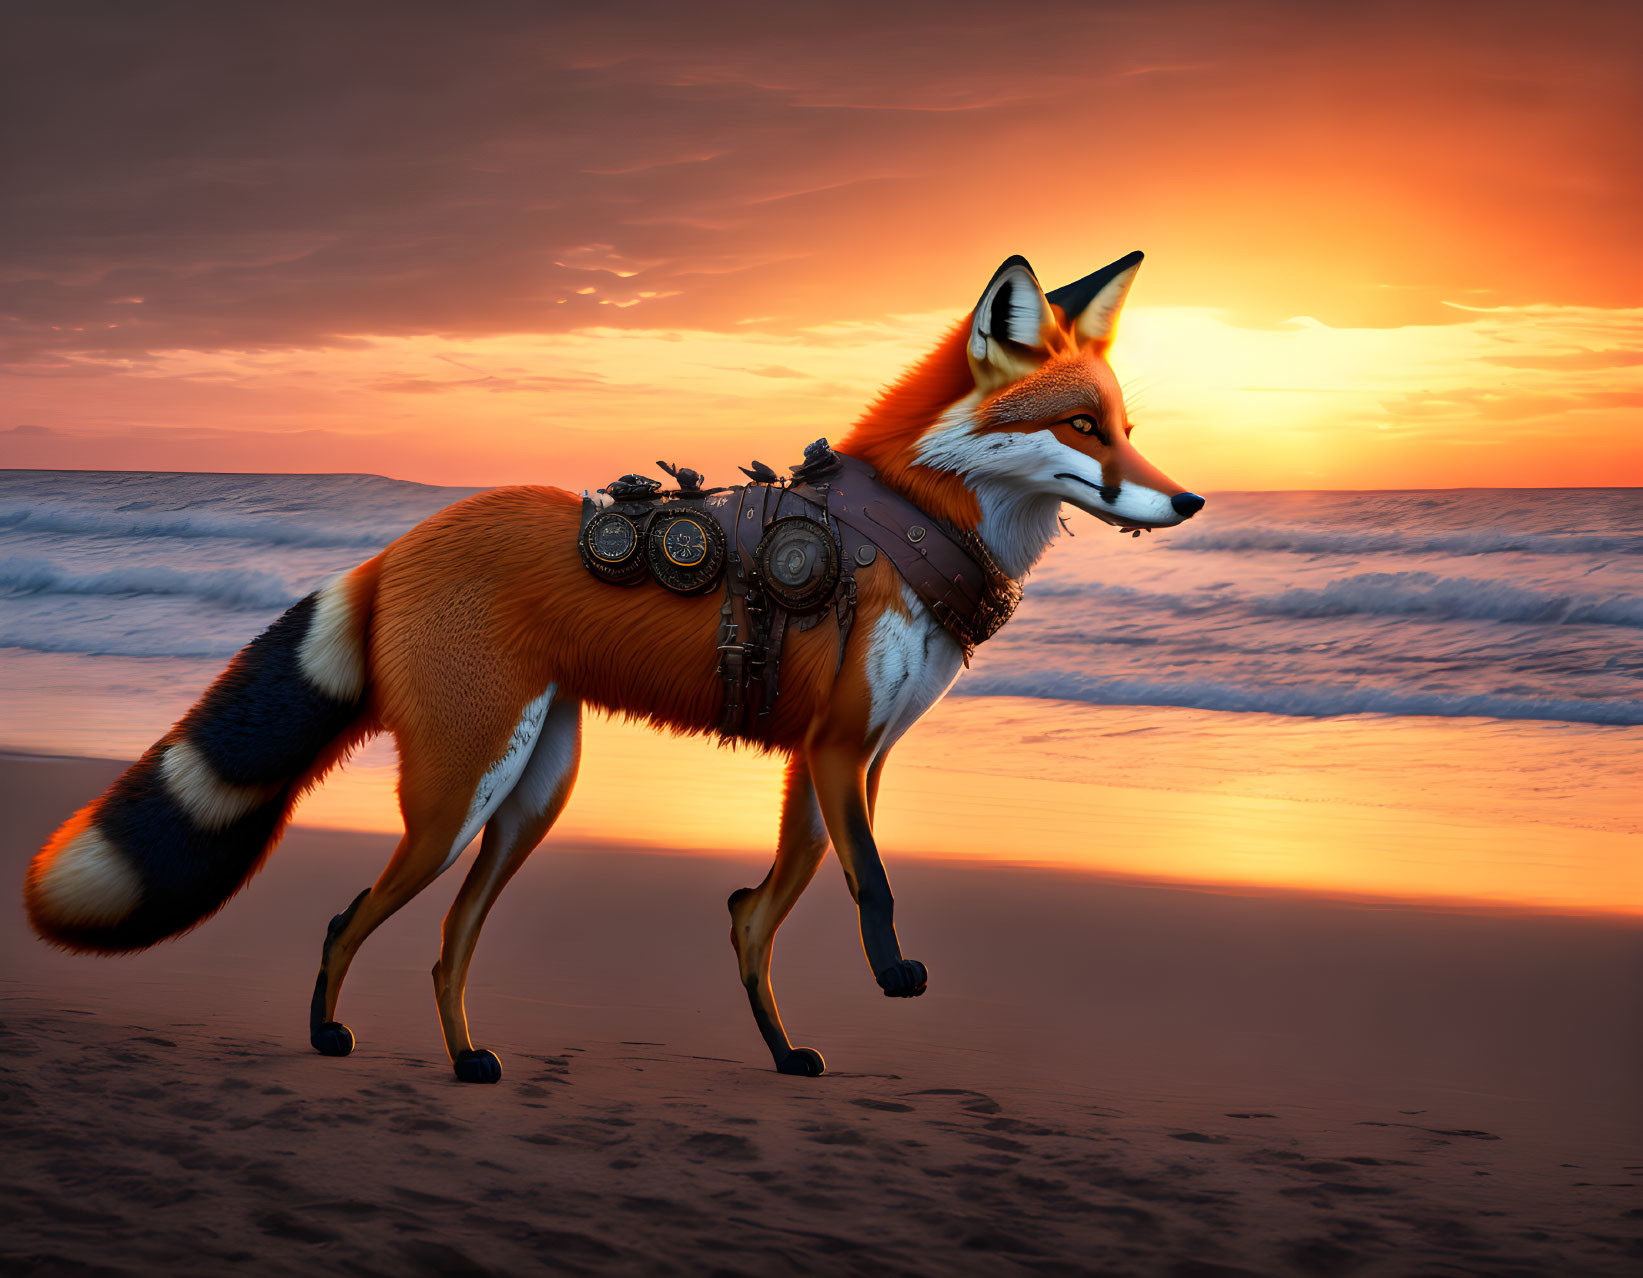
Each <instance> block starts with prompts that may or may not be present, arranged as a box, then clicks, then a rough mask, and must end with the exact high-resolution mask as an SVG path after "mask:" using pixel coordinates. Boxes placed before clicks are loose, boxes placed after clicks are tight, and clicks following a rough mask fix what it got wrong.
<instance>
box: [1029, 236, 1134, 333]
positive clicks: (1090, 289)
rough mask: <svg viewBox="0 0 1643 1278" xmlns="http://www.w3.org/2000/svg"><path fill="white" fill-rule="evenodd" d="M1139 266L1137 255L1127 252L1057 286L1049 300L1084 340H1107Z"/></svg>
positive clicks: (1116, 321)
mask: <svg viewBox="0 0 1643 1278" xmlns="http://www.w3.org/2000/svg"><path fill="white" fill-rule="evenodd" d="M1140 269H1141V254H1140V253H1129V254H1126V255H1125V256H1123V257H1121V258H1119V259H1118V260H1117V261H1116V262H1113V263H1111V264H1110V265H1108V266H1103V267H1102V268H1101V269H1100V270H1099V271H1096V272H1094V273H1093V274H1090V275H1086V276H1085V277H1084V278H1083V279H1081V280H1078V281H1077V282H1075V283H1072V284H1068V285H1066V286H1065V287H1064V288H1058V289H1056V290H1055V292H1053V293H1051V294H1050V295H1049V300H1050V301H1051V302H1053V303H1055V305H1057V306H1059V307H1060V308H1061V310H1062V312H1063V313H1064V314H1065V315H1066V317H1067V318H1068V319H1069V320H1070V321H1072V323H1073V324H1074V326H1075V328H1076V329H1077V332H1078V336H1079V337H1080V338H1081V339H1082V340H1083V341H1085V342H1108V341H1111V340H1112V331H1113V328H1114V326H1116V325H1117V323H1118V312H1119V309H1120V308H1121V307H1122V306H1123V305H1124V298H1125V297H1126V296H1127V295H1128V293H1129V291H1130V285H1131V284H1132V283H1134V282H1135V273H1136V272H1137V271H1139V270H1140Z"/></svg>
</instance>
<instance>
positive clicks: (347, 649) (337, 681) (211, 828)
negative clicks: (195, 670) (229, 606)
mask: <svg viewBox="0 0 1643 1278" xmlns="http://www.w3.org/2000/svg"><path fill="white" fill-rule="evenodd" d="M378 568H379V560H377V559H373V560H370V561H368V562H367V563H365V564H362V565H361V566H360V567H358V568H356V569H355V570H354V571H353V572H351V573H348V574H347V575H346V576H343V577H339V578H337V579H336V580H335V581H333V582H332V583H331V584H330V585H328V586H326V587H325V588H324V589H323V590H321V591H319V592H318V593H316V594H312V595H309V596H308V597H307V598H306V599H304V600H302V601H301V602H300V603H298V604H296V605H295V606H294V607H292V608H291V609H290V611H288V612H287V613H286V614H285V615H284V616H283V617H281V618H280V619H279V620H278V621H276V622H275V623H274V624H273V625H272V626H270V627H269V628H268V629H267V630H266V631H264V632H263V633H262V634H261V635H259V636H258V637H257V638H256V639H254V640H252V641H251V643H250V644H249V645H248V646H247V647H246V648H244V649H243V650H242V651H241V652H240V653H239V655H238V656H236V657H235V658H234V660H233V662H232V663H230V665H229V667H228V669H227V670H225V671H224V672H223V673H222V674H221V675H220V676H219V677H218V679H217V681H216V682H215V683H213V684H212V685H211V687H210V688H209V689H208V690H207V692H206V694H205V696H204V697H202V698H201V699H200V701H199V703H198V704H197V705H195V706H194V708H193V709H192V710H190V711H189V712H188V713H187V714H186V715H184V716H183V718H182V721H181V722H179V723H178V724H177V726H176V727H174V728H172V729H171V731H170V732H168V733H166V735H165V736H163V737H162V738H160V740H159V741H158V742H157V743H156V744H155V745H154V746H152V747H151V748H150V749H149V751H148V753H146V754H145V755H143V757H142V758H141V759H139V760H138V761H137V762H136V763H135V764H133V765H132V766H131V767H130V768H129V769H127V770H126V773H125V775H124V776H122V777H121V778H120V779H119V780H118V781H116V782H115V783H114V784H113V785H112V786H111V787H109V789H108V792H107V793H105V794H104V795H103V796H102V797H101V798H99V799H96V800H94V801H92V802H91V803H89V804H87V805H86V806H85V807H84V808H81V809H80V811H78V812H76V813H75V814H74V815H73V816H72V817H70V818H69V819H68V821H66V822H65V823H64V824H63V826H62V828H61V829H59V830H58V831H57V833H56V834H54V835H53V836H52V838H51V841H50V842H48V843H47V844H46V846H45V847H44V848H43V849H41V851H40V853H39V854H38V855H37V856H36V857H35V858H34V862H33V864H31V865H30V866H29V872H28V878H27V880H26V881H25V883H24V885H23V900H24V904H25V905H26V906H27V908H28V915H29V921H30V923H32V924H33V925H34V930H35V931H36V932H38V933H39V934H40V935H41V937H43V938H44V939H45V940H47V941H50V942H51V943H53V944H55V945H61V946H63V947H64V948H66V949H73V950H91V951H103V952H114V951H118V950H136V949H142V948H143V947H145V946H149V945H153V944H154V943H155V942H156V941H161V940H164V939H165V938H166V937H168V936H175V935H176V934H177V933H179V932H183V931H186V930H187V929H189V928H191V927H193V926H194V925H195V924H197V923H199V922H201V921H203V920H204V919H207V918H209V917H210V916H211V915H212V914H215V913H216V912H217V911H218V910H219V909H221V908H222V906H223V905H224V904H225V903H226V902H227V901H228V899H229V897H231V896H233V895H234V893H235V892H237V891H238V890H239V889H240V887H241V886H242V885H244V883H245V882H246V880H247V879H249V878H250V877H251V876H252V875H253V874H254V873H256V871H257V869H258V868H259V867H260V866H261V865H262V862H263V858H264V857H266V856H267V855H268V852H269V850H270V849H271V848H272V847H273V846H274V844H275V843H276V842H278V841H279V837H280V834H281V832H282V831H283V829H284V827H285V820H286V817H287V816H288V815H289V814H290V811H291V808H292V806H293V805H294V804H295V802H296V800H297V799H298V798H299V797H300V796H301V795H302V793H303V792H304V791H305V790H306V789H307V788H308V787H309V786H311V785H313V784H314V783H315V782H316V781H317V780H318V779H319V777H320V776H322V775H323V774H324V772H325V771H326V769H328V768H329V767H331V765H332V764H334V763H335V762H336V761H337V760H338V759H339V758H340V757H341V756H342V755H343V754H344V753H346V751H347V750H348V749H349V748H351V747H352V746H353V745H354V744H355V743H356V742H357V741H358V740H359V739H360V738H361V737H363V736H364V735H366V733H367V732H368V730H369V724H368V718H369V716H368V714H367V712H366V709H365V706H366V698H365V688H366V637H367V633H368V630H369V626H370V619H371V609H372V605H373V603H374V600H375V595H376V582H377V574H378Z"/></svg>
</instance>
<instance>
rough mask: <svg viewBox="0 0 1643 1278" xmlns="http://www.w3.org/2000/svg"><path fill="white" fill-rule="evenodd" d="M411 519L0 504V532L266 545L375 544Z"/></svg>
mask: <svg viewBox="0 0 1643 1278" xmlns="http://www.w3.org/2000/svg"><path fill="white" fill-rule="evenodd" d="M414 522H415V520H414V519H406V520H403V521H398V520H396V521H394V522H392V523H382V524H378V525H372V526H368V527H355V528H343V527H336V526H327V525H325V524H294V523H284V522H281V521H279V520H275V519H256V518H244V517H238V518H236V517H227V518H225V517H223V516H218V515H199V514H185V513H182V512H179V511H175V510H161V511H155V512H153V513H148V512H145V511H103V510H87V509H85V508H83V507H75V506H64V505H35V504H34V503H18V502H13V503H6V504H0V532H13V533H61V534H67V535H70V536H79V537H113V538H144V537H177V538H185V539H192V538H202V537H214V538H221V539H227V540H233V541H252V542H259V543H261V544H263V545H266V546H318V547H339V548H341V547H346V548H361V549H379V548H381V547H382V546H384V545H386V544H387V543H388V542H390V541H392V540H393V539H394V538H395V537H397V536H399V535H400V534H401V533H402V532H404V531H405V530H406V529H407V528H409V527H410V526H411V524H412V523H414Z"/></svg>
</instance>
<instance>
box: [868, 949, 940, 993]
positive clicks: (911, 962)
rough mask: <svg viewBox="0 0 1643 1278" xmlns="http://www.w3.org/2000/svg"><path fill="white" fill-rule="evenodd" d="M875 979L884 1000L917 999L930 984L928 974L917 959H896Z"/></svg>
mask: <svg viewBox="0 0 1643 1278" xmlns="http://www.w3.org/2000/svg"><path fill="white" fill-rule="evenodd" d="M877 979H878V983H879V988H880V989H881V990H883V991H884V997H885V998H917V997H918V996H919V995H920V994H922V993H924V989H925V986H927V985H928V984H929V983H930V973H929V971H928V970H927V969H926V968H925V966H924V964H922V963H920V962H919V961H918V960H917V959H898V960H897V961H896V962H894V963H892V964H890V966H889V967H887V968H885V969H884V971H882V972H879V973H878V974H877Z"/></svg>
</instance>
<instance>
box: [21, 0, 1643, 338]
mask: <svg viewBox="0 0 1643 1278" xmlns="http://www.w3.org/2000/svg"><path fill="white" fill-rule="evenodd" d="M749 12H750V11H749V10H747V9H745V8H744V7H742V6H739V5H716V6H715V5H704V6H686V7H681V6H677V5H661V4H652V5H639V6H623V7H622V8H621V9H620V10H617V9H608V10H606V9H585V10H581V11H572V10H569V9H567V8H566V7H564V6H541V7H534V6H521V5H515V4H503V3H495V4H484V3H476V4H468V5H463V6H461V7H460V8H459V9H457V8H451V7H448V6H442V5H433V4H404V3H396V4H392V5H349V6H334V5H332V6H321V5H300V4H289V5H281V6H278V7H277V9H265V8H259V7H254V6H237V5H236V6H225V5H208V4H169V5H168V4H145V5H143V6H131V5H128V4H123V3H108V4H104V5H95V4H92V5H76V6H73V7H71V8H63V7H61V6H36V7H33V8H31V9H28V10H26V11H16V10H14V11H13V12H11V13H10V14H9V15H8V18H7V21H8V25H9V28H10V29H9V31H8V33H7V38H6V39H4V40H3V41H0V50H3V52H0V58H3V59H4V64H3V65H0V94H3V95H4V100H3V101H0V110H4V111H5V112H6V114H7V116H8V118H11V119H16V120H26V121H27V125H26V127H21V128H15V129H12V130H10V131H9V134H8V138H7V153H6V156H5V168H6V173H7V185H8V198H7V206H8V207H7V213H6V224H5V233H4V241H3V243H0V317H3V318H0V344H3V347H4V352H5V359H6V360H7V361H9V362H10V363H11V364H12V365H13V366H16V367H22V368H29V369H36V370H39V369H49V368H52V367H56V366H58V365H60V364H61V363H62V361H63V360H64V359H65V358H66V357H68V356H80V357H83V358H94V359H97V360H102V361H119V360H124V359H132V358H141V357H144V356H146V355H147V354H149V353H151V352H156V351H170V350H178V349H190V350H240V351H251V352H256V351H271V350H282V349H293V348H322V347H323V348H334V347H336V346H338V345H340V344H342V343H345V342H347V341H351V340H353V341H357V340H358V339H359V338H361V337H364V336H372V335H379V336H396V337H406V336H417V335H425V334H436V335H442V336H447V337H453V338H471V337H481V336H495V335H501V334H510V333H552V332H565V331H573V330H577V329H580V328H585V327H587V326H590V325H617V326H621V327H630V328H643V329H647V330H659V329H664V328H668V327H673V328H677V329H681V330H682V329H692V330H704V329H705V330H726V329H730V328H732V327H734V326H735V325H737V324H738V323H740V322H742V321H744V320H746V319H747V318H748V317H750V316H758V317H761V319H760V323H761V325H762V326H764V327H766V328H767V329H769V330H770V331H773V332H793V331H797V330H798V329H799V328H802V327H807V326H814V325H817V324H824V323H829V322H844V321H850V320H858V319H862V318H872V317H878V316H884V315H887V314H891V313H895V312H908V311H925V310H935V309H956V308H960V307H963V306H965V305H968V304H969V303H971V302H973V300H974V297H975V295H976V294H977V293H978V292H979V289H980V287H981V285H982V284H983V283H984V282H985V280H986V277H987V275H988V274H989V273H990V271H991V269H992V267H993V266H994V265H996V263H997V261H998V260H1000V259H1002V257H1004V256H1005V255H1007V254H1008V253H1010V252H1014V251H1019V250H1030V251H1031V253H1032V254H1033V256H1034V257H1035V260H1038V261H1039V262H1040V264H1041V265H1045V266H1046V268H1047V269H1048V268H1054V271H1055V272H1057V273H1065V274H1068V275H1071V274H1073V273H1075V272H1077V273H1082V272H1083V271H1086V270H1088V269H1090V268H1091V267H1093V266H1095V265H1099V264H1100V262H1101V261H1104V260H1107V259H1108V258H1110V257H1113V256H1116V255H1117V254H1118V253H1119V252H1121V251H1123V250H1124V249H1127V248H1129V247H1131V245H1132V243H1144V244H1145V246H1146V247H1148V248H1149V249H1154V250H1156V251H1157V252H1156V256H1155V258H1154V261H1155V262H1156V263H1157V265H1156V266H1154V265H1152V264H1151V263H1149V272H1148V276H1147V278H1148V281H1149V283H1148V288H1149V289H1152V290H1153V292H1152V294H1151V297H1152V300H1154V301H1162V302H1169V303H1192V304H1199V305H1218V306H1223V307H1227V308H1235V309H1236V310H1237V312H1238V313H1239V314H1240V315H1241V316H1242V317H1243V318H1244V319H1245V320H1247V321H1249V322H1276V320H1278V319H1281V318H1282V317H1283V316H1285V315H1292V314H1296V313H1300V312H1304V313H1307V314H1314V315H1318V316H1320V318H1322V319H1324V320H1325V321H1326V322H1328V323H1332V324H1335V325H1342V324H1352V323H1370V324H1390V323H1405V322H1410V321H1411V320H1412V319H1416V318H1423V319H1426V320H1429V321H1433V317H1432V315H1431V312H1432V311H1434V310H1435V308H1436V305H1437V302H1436V299H1437V298H1438V297H1440V296H1443V295H1448V296H1465V295H1470V291H1471V290H1475V289H1479V288H1483V289H1489V290H1493V291H1492V293H1491V294H1490V295H1491V296H1496V297H1499V298H1501V299H1502V300H1506V301H1513V300H1531V299H1536V298H1539V299H1543V300H1550V301H1574V300H1580V301H1586V302H1589V303H1592V304H1595V305H1612V304H1618V302H1619V300H1620V296H1621V294H1623V293H1624V291H1625V289H1626V288H1627V287H1628V285H1627V284H1626V282H1625V281H1623V280H1620V279H1619V278H1618V276H1619V275H1620V274H1621V273H1618V272H1615V271H1613V269H1612V263H1613V261H1614V260H1615V258H1616V257H1617V256H1620V255H1621V254H1622V253H1623V251H1624V245H1625V244H1626V243H1628V242H1630V243H1632V244H1633V245H1634V246H1635V230H1634V229H1633V228H1634V221H1633V218H1634V210H1635V208H1636V206H1637V204H1638V202H1639V197H1640V195H1643V192H1640V190H1639V178H1638V176H1637V174H1636V171H1635V170H1636V166H1635V165H1634V164H1632V163H1631V162H1630V156H1629V151H1628V147H1629V145H1630V143H1629V140H1628V138H1629V132H1630V130H1629V129H1628V128H1627V127H1626V126H1624V125H1623V123H1619V124H1617V123H1616V122H1617V121H1619V122H1623V121H1624V120H1626V119H1633V118H1636V116H1637V115H1638V114H1639V113H1640V109H1639V108H1640V104H1639V102H1638V90H1637V87H1636V79H1635V75H1633V74H1632V73H1631V68H1629V67H1628V66H1627V64H1626V61H1625V57H1624V52H1623V51H1624V49H1625V48H1626V47H1627V39H1628V38H1629V37H1631V36H1635V33H1636V29H1637V22H1638V20H1637V19H1636V17H1635V16H1627V15H1626V14H1625V13H1624V12H1623V11H1622V10H1620V9H1618V8H1617V9H1615V10H1613V11H1612V12H1611V11H1610V10H1609V9H1606V8H1603V7H1600V6H1594V7H1591V8H1590V9H1581V10H1579V11H1574V12H1570V13H1556V14H1551V13H1547V14H1543V15H1541V16H1540V17H1538V18H1537V17H1536V16H1535V15H1534V14H1533V13H1529V12H1527V11H1518V10H1502V9H1500V8H1499V7H1498V6H1495V7H1490V8H1487V9H1481V8H1480V9H1476V10H1474V9H1473V8H1472V7H1471V6H1467V5H1458V6H1453V7H1447V8H1443V9H1440V10H1432V9H1431V8H1430V7H1429V6H1428V7H1424V8H1414V7H1401V6H1380V7H1372V9H1371V10H1366V11H1364V12H1363V13H1358V12H1356V11H1350V12H1349V11H1344V10H1343V11H1340V12H1335V11H1333V10H1326V9H1322V8H1319V7H1317V6H1310V5H1305V4H1301V3H1299V2H1298V0H1295V2H1292V3H1280V2H1278V0H1259V2H1257V3H1253V4H1250V5H1245V6H1240V7H1238V8H1235V9H1227V10H1214V9H1205V8H1204V7H1203V6H1201V5H1199V4H1195V3H1190V2H1188V0H1175V2H1173V3H1165V4H1158V5H1142V4H1140V3H1138V2H1137V3H1116V4H1110V5H1101V6H1092V5H1086V4H1077V3H1072V2H1071V0H1065V2H1062V3H1046V4H1041V5H1036V6H1030V7H1027V8H1025V9H1017V10H1000V9H998V8H997V6H993V5H982V4H966V3H962V2H961V0H949V2H947V3H940V4H937V3H922V2H921V3H909V4H905V5H894V6H885V5H882V4H879V5H869V4H841V5H830V6H824V7H820V8H814V7H803V8H795V9H779V8H778V9H768V8H767V9H761V10H758V11H757V13H758V21H757V22H749V21H748V14H749ZM1415 15H1419V19H1420V20H1419V27H1420V30H1421V32H1422V38H1421V40H1419V41H1409V40H1406V39H1404V38H1403V35H1402V33H1403V32H1404V31H1406V30H1407V29H1409V26H1410V21H1411V19H1412V18H1413V17H1414V16H1415ZM1485 16H1486V18H1487V22H1486V24H1485V25H1482V26H1480V25H1479V24H1480V19H1481V18H1482V17H1485ZM1480 33H1481V34H1480ZM1457 51H1461V52H1462V53H1463V56H1460V55H1458V54H1457ZM1387 83H1398V84H1400V85H1403V86H1406V88H1405V90H1404V91H1402V92H1400V93H1399V94H1398V95H1395V96H1394V97H1392V98H1390V99H1389V98H1388V96H1387V95H1386V93H1385V85H1386V84H1387ZM1410 86H1420V87H1419V88H1418V90H1416V89H1415V88H1412V87H1410ZM1302 105H1304V110H1300V109H1297V108H1298V107H1300V106H1302ZM1548 174H1557V175H1558V180H1557V182H1556V183H1555V184H1552V183H1549V181H1548V179H1547V177H1546V175H1548ZM1554 188H1555V189H1554ZM1208 192H1213V199H1212V200H1206V193H1208ZM1480 192H1484V193H1486V194H1483V195H1480V194H1479V193H1480ZM1553 230H1556V231H1557V232H1558V233H1557V234H1556V235H1555V236H1554V235H1553V234H1551V232H1552V231H1553ZM1628 236H1629V237H1631V239H1630V240H1628V238H1627V237H1628ZM1554 239H1555V240H1556V242H1557V247H1556V249H1555V250H1552V249H1548V248H1547V247H1546V246H1547V245H1548V243H1549V242H1551V241H1552V240H1554ZM1052 282H1053V277H1052ZM1388 284H1390V285H1396V286H1397V287H1396V288H1393V289H1384V288H1381V287H1380V286H1382V285H1388ZM137 299H140V300H137ZM1448 318H1451V319H1452V318H1453V317H1448ZM1433 322H1435V321H1433Z"/></svg>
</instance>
